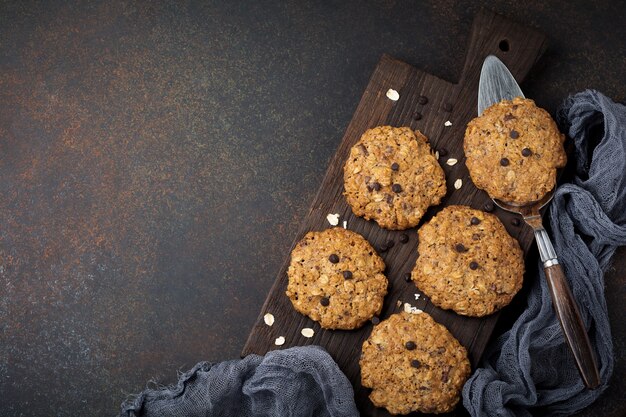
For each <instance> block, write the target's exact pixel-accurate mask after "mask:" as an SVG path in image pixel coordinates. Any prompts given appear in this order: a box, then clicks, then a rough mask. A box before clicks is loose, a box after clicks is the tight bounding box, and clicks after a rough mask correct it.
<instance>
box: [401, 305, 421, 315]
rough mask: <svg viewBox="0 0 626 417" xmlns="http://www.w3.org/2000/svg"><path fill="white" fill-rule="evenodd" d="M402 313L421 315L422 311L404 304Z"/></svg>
mask: <svg viewBox="0 0 626 417" xmlns="http://www.w3.org/2000/svg"><path fill="white" fill-rule="evenodd" d="M404 312H405V313H409V314H420V313H422V310H420V309H419V308H417V307H413V306H412V305H411V304H409V303H404Z"/></svg>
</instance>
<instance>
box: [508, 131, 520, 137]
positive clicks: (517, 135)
mask: <svg viewBox="0 0 626 417" xmlns="http://www.w3.org/2000/svg"><path fill="white" fill-rule="evenodd" d="M509 136H510V137H511V139H517V138H519V132H518V131H517V130H511V132H509Z"/></svg>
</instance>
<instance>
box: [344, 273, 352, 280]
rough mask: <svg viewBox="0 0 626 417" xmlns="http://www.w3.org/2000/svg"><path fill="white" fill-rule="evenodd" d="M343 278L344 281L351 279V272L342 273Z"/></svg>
mask: <svg viewBox="0 0 626 417" xmlns="http://www.w3.org/2000/svg"><path fill="white" fill-rule="evenodd" d="M343 277H344V278H345V279H352V271H343Z"/></svg>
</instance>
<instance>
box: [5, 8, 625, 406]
mask: <svg viewBox="0 0 626 417" xmlns="http://www.w3.org/2000/svg"><path fill="white" fill-rule="evenodd" d="M83 3H84V2H83ZM209 3H211V4H209ZM487 3H489V4H487ZM551 3H552V4H551ZM557 3H558V4H557ZM481 4H483V5H487V6H488V7H489V8H491V9H493V10H495V11H497V12H500V13H502V14H505V15H507V16H509V17H511V18H513V19H515V20H518V21H521V22H526V23H527V24H529V25H531V26H534V27H537V28H539V29H540V30H542V31H543V32H544V33H546V34H547V35H548V36H549V50H548V52H547V54H546V56H545V58H544V59H543V60H542V61H541V65H540V66H539V67H538V68H537V69H536V71H535V72H534V73H533V74H532V75H531V77H530V78H529V80H528V81H527V82H526V83H525V85H523V88H524V89H525V91H526V92H527V93H528V95H529V96H531V97H533V98H536V100H537V101H538V103H539V104H540V105H542V106H544V107H546V108H548V109H549V110H554V109H555V107H556V106H557V105H558V103H559V102H560V101H561V100H562V99H563V98H564V97H565V96H566V95H567V94H568V93H570V92H575V91H578V90H581V89H584V88H597V89H599V90H601V91H604V92H606V93H607V94H609V95H610V96H612V97H613V98H615V99H617V100H623V99H624V98H626V82H625V81H626V80H625V76H624V74H626V59H625V58H624V57H625V56H626V33H625V30H624V26H623V25H624V22H625V21H626V7H624V6H623V3H622V2H613V1H609V0H602V1H594V2H588V1H572V2H520V1H508V0H507V1H495V2H486V1H482V2H476V3H473V4H471V3H467V2H462V1H451V0H430V1H422V2H420V4H417V2H409V1H380V2H359V1H325V2H298V1H274V2H267V1H248V2H243V1H239V2H235V1H222V2H201V1H178V2H172V4H168V3H166V2H156V1H155V2H150V4H148V2H132V1H118V0H113V1H102V2H90V4H89V5H85V4H78V2H71V1H38V2H35V1H16V2H10V1H1V2H0V109H1V110H0V178H1V179H2V180H1V181H0V195H1V196H2V197H1V198H0V326H1V333H0V337H1V340H0V399H1V400H0V415H2V416H52V415H54V416H76V415H90V416H107V415H108V416H110V415H114V414H115V413H116V412H117V411H118V409H119V404H120V403H121V402H122V401H123V400H124V399H125V398H126V396H127V395H128V394H131V393H135V392H138V391H140V390H141V389H142V388H143V387H144V386H145V384H146V381H148V380H150V379H153V380H155V381H158V382H160V383H168V382H172V381H173V380H174V379H175V376H176V370H179V369H181V370H184V369H187V368H189V367H191V366H192V365H193V364H195V363H196V362H198V361H200V360H210V361H218V360H222V359H228V358H234V357H236V356H237V355H238V353H239V351H240V349H241V347H242V345H243V343H244V341H245V338H246V335H247V333H248V331H249V329H250V327H251V325H252V323H253V321H254V319H255V317H256V316H257V313H258V311H259V309H260V307H261V305H262V303H263V300H264V297H265V294H266V292H267V291H268V289H269V288H270V285H271V283H272V282H273V280H274V277H275V276H274V274H275V273H276V271H277V270H278V269H279V264H280V263H281V262H282V261H283V259H284V257H285V256H286V255H287V254H286V250H287V249H288V247H289V245H290V243H291V241H292V240H293V239H294V237H295V232H296V230H297V227H298V224H299V222H300V219H301V218H302V217H303V216H304V215H305V214H306V212H307V209H308V205H309V203H310V201H311V200H312V198H313V195H314V193H315V192H316V190H317V187H318V185H319V183H320V182H321V180H322V175H323V173H324V171H325V170H326V166H327V163H328V161H329V159H330V157H331V155H332V154H333V152H334V150H335V148H336V146H337V145H338V144H339V141H340V139H341V136H342V133H343V130H344V129H345V127H346V126H347V124H348V121H349V120H350V117H351V115H352V112H353V111H354V109H355V107H356V105H357V103H358V100H359V98H360V96H361V93H362V91H363V89H364V88H365V86H366V83H367V80H368V78H369V75H370V73H371V71H372V70H373V68H374V65H375V64H376V62H377V61H378V59H379V57H380V56H381V54H382V53H384V52H386V53H389V54H391V55H393V56H395V57H397V58H400V59H403V60H405V61H407V62H409V63H411V64H414V65H416V66H418V67H420V68H423V69H425V70H427V71H429V72H431V73H433V74H436V75H438V76H441V77H443V78H446V79H450V80H455V79H456V78H457V76H458V73H459V72H460V70H461V65H462V63H463V58H464V49H465V45H466V41H467V36H468V32H469V28H470V24H471V21H472V17H473V15H474V13H475V12H476V11H477V10H478V8H479V7H480V5H481ZM625 254H626V251H624V250H620V251H619V252H618V254H617V256H616V262H615V267H614V269H613V270H612V271H610V273H609V274H608V276H607V297H608V303H609V307H610V309H611V315H612V318H613V321H612V325H613V330H614V339H615V347H616V353H617V367H616V370H615V371H616V376H617V377H616V378H615V381H616V382H614V383H613V384H612V387H611V388H610V389H609V390H608V391H607V393H606V394H605V395H604V397H603V398H602V399H600V400H599V401H598V402H597V403H596V404H595V405H594V406H593V407H591V408H589V409H588V410H586V411H585V412H584V413H582V414H581V416H582V415H585V416H592V415H609V416H618V415H620V416H621V415H624V414H623V413H624V412H625V411H626V403H625V400H624V398H625V389H624V384H622V383H620V379H619V378H620V377H623V376H624V375H625V374H626V358H625V353H624V352H625V351H626V326H625V324H624V321H623V312H624V309H623V302H624V300H626V289H625V287H626V281H625V279H626V278H625V272H626V259H625V258H626V257H625V256H624V255H625ZM514 314H515V310H514V309H510V310H509V313H508V315H509V317H511V316H514Z"/></svg>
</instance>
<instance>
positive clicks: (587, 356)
mask: <svg viewBox="0 0 626 417" xmlns="http://www.w3.org/2000/svg"><path fill="white" fill-rule="evenodd" d="M515 97H522V98H523V97H524V93H522V90H521V89H520V87H519V85H518V84H517V82H516V81H515V78H513V75H511V72H510V71H509V69H508V68H507V67H506V65H504V64H503V63H502V61H500V60H499V59H498V58H496V57H495V56H493V55H490V56H488V57H487V58H486V59H485V62H484V63H483V67H482V70H481V72H480V81H479V84H478V114H479V115H481V114H482V113H483V111H484V110H485V109H486V108H487V107H489V106H491V105H492V104H495V103H498V102H500V101H502V100H511V99H513V98H515ZM553 194H554V189H553V190H551V191H550V192H548V193H547V194H546V195H545V196H544V197H543V198H542V199H541V200H539V201H532V202H529V203H526V204H513V203H509V202H506V201H500V200H498V199H493V202H494V203H495V204H497V205H498V206H499V207H501V208H502V209H504V210H507V211H510V212H512V213H517V214H520V215H521V216H522V217H523V218H524V221H525V222H526V224H528V225H529V226H530V227H532V228H533V231H534V232H535V240H536V241H537V246H538V247H539V256H540V257H541V262H543V270H544V272H545V274H546V279H547V280H548V287H549V288H550V294H551V295H552V305H553V306H554V311H555V313H556V315H557V317H558V318H559V322H560V323H561V327H562V328H563V334H564V335H565V340H566V341H567V344H568V346H569V347H570V349H571V350H572V353H573V354H574V359H575V360H576V365H577V366H578V370H579V372H580V375H581V376H582V379H583V381H584V383H585V385H586V386H587V388H591V389H594V388H597V387H598V386H599V385H600V373H599V372H598V365H597V363H596V359H595V356H594V354H593V350H592V348H591V344H590V343H589V336H588V335H587V332H586V331H585V326H584V324H583V321H582V319H581V317H580V312H579V311H578V306H577V305H576V301H575V300H574V297H573V296H572V292H571V290H570V288H569V286H568V284H567V280H566V279H565V273H564V272H563V268H561V265H559V260H558V258H557V256H556V252H555V251H554V247H553V246H552V242H551V241H550V238H549V236H548V233H547V232H546V229H544V227H543V224H542V222H541V214H540V212H539V210H540V209H541V208H543V207H544V206H546V205H547V204H548V203H549V202H550V200H552V196H553Z"/></svg>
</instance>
